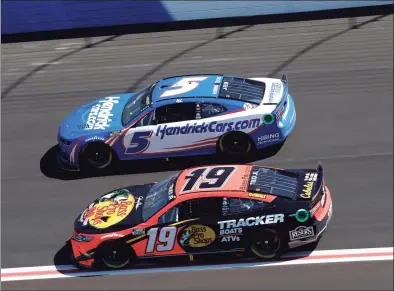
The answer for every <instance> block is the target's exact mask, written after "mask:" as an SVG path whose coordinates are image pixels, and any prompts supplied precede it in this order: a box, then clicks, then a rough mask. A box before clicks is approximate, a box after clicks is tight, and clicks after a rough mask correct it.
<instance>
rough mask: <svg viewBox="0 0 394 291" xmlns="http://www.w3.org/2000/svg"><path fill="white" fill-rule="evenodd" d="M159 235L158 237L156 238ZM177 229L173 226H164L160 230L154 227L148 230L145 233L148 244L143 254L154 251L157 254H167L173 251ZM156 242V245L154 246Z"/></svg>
mask: <svg viewBox="0 0 394 291" xmlns="http://www.w3.org/2000/svg"><path fill="white" fill-rule="evenodd" d="M157 233H159V236H157ZM176 234H177V228H176V227H175V226H166V227H163V228H161V229H160V231H159V228H157V227H155V228H151V229H149V231H148V232H147V233H146V235H147V236H148V242H147V244H146V249H145V253H147V254H149V253H153V252H154V251H155V250H156V251H158V252H169V251H172V250H173V249H174V246H175V240H176ZM156 241H158V244H156Z"/></svg>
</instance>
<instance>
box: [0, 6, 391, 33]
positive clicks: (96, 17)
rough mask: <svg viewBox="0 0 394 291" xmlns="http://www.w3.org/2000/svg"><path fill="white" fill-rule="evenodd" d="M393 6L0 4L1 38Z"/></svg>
mask: <svg viewBox="0 0 394 291" xmlns="http://www.w3.org/2000/svg"><path fill="white" fill-rule="evenodd" d="M387 4H393V1H135V0H111V1H104V0H103V1H92V0H88V1H81V0H63V1H61V0H58V1H55V0H41V1H35V0H26V1H21V0H17V1H16V0H2V2H1V12H2V15H1V20H2V21H1V22H2V23H1V33H2V34H15V33H25V32H39V31H53V30H68V29H75V28H92V27H103V26H117V25H127V24H143V23H160V22H161V23H162V22H173V21H184V20H195V19H211V18H224V17H237V16H255V15H269V14H281V13H296V12H305V11H319V10H327V9H339V8H349V7H362V6H375V5H376V6H377V5H387Z"/></svg>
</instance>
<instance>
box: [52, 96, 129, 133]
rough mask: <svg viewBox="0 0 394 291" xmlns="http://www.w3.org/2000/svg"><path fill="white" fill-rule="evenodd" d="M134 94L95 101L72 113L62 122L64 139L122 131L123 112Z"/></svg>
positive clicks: (60, 128)
mask: <svg viewBox="0 0 394 291" xmlns="http://www.w3.org/2000/svg"><path fill="white" fill-rule="evenodd" d="M133 95H134V94H132V93H127V94H117V95H113V96H108V97H103V98H100V99H97V100H94V101H92V102H90V103H88V104H85V105H82V106H81V107H80V108H78V109H77V110H75V111H74V112H72V113H71V114H70V115H69V116H67V117H66V119H65V120H64V121H63V122H62V124H61V125H60V127H59V133H60V136H61V137H62V138H65V139H74V138H78V137H80V136H84V135H88V134H100V133H103V132H105V131H113V130H121V129H122V127H123V126H122V112H123V108H124V107H125V105H126V103H127V101H128V100H129V99H130V97H132V96H133Z"/></svg>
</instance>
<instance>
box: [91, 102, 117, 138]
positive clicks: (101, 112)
mask: <svg viewBox="0 0 394 291" xmlns="http://www.w3.org/2000/svg"><path fill="white" fill-rule="evenodd" d="M119 99H120V97H113V96H110V97H105V99H104V100H100V101H99V102H98V104H96V105H94V106H93V107H92V109H91V110H90V112H89V115H88V120H87V122H86V125H87V127H85V128H84V130H93V129H102V130H105V129H106V128H107V127H109V126H110V125H109V124H110V123H111V121H112V119H111V117H112V116H113V114H112V113H111V111H112V108H113V107H114V105H115V104H117V103H119Z"/></svg>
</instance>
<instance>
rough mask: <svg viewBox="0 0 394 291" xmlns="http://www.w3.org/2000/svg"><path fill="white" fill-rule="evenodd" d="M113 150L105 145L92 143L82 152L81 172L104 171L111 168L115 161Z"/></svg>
mask: <svg viewBox="0 0 394 291" xmlns="http://www.w3.org/2000/svg"><path fill="white" fill-rule="evenodd" d="M114 158H115V157H114V154H113V152H112V149H111V148H110V147H109V146H108V145H106V144H103V143H92V144H88V145H87V146H85V147H84V148H83V149H82V151H81V160H80V164H81V170H95V171H99V170H103V169H106V168H109V167H110V166H111V164H112V163H113V161H114Z"/></svg>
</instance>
